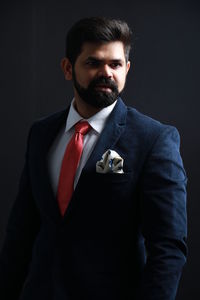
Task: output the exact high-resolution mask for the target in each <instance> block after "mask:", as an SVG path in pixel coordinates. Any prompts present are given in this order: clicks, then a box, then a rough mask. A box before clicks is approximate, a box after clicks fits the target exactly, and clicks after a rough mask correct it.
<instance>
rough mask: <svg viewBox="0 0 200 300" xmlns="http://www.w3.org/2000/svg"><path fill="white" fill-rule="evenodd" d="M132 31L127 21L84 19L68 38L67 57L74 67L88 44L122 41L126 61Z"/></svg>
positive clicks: (73, 27)
mask: <svg viewBox="0 0 200 300" xmlns="http://www.w3.org/2000/svg"><path fill="white" fill-rule="evenodd" d="M131 33H132V32H131V30H130V28H129V26H128V24H127V23H126V22H125V21H122V20H119V19H108V18H104V17H91V18H84V19H81V20H79V21H78V22H77V23H75V24H74V25H73V26H72V27H71V29H70V30H69V32H68V34H67V37H66V57H68V59H69V60H70V62H71V63H72V65H74V64H75V62H76V59H77V57H78V56H79V54H80V53H81V51H82V46H83V44H84V43H86V42H91V43H108V42H112V41H121V42H122V43H123V45H124V52H125V58H126V61H128V59H129V52H130V49H131Z"/></svg>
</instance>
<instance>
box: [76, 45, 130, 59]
mask: <svg viewBox="0 0 200 300" xmlns="http://www.w3.org/2000/svg"><path fill="white" fill-rule="evenodd" d="M79 57H80V59H87V58H88V57H95V58H98V59H111V60H112V59H121V60H125V53H124V45H123V43H122V42H120V41H116V42H108V43H101V44H96V43H89V42H87V43H84V44H83V46H82V51H81V53H80V55H79Z"/></svg>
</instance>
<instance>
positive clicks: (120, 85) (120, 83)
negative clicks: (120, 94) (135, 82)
mask: <svg viewBox="0 0 200 300" xmlns="http://www.w3.org/2000/svg"><path fill="white" fill-rule="evenodd" d="M125 81H126V75H125V73H122V74H119V75H118V76H117V77H116V82H117V85H118V89H119V91H121V90H122V89H123V87H124V85H125Z"/></svg>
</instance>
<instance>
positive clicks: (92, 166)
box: [83, 99, 127, 174]
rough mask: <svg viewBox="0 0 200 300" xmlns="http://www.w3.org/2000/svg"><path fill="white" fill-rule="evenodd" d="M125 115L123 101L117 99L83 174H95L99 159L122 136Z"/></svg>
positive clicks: (125, 110)
mask: <svg viewBox="0 0 200 300" xmlns="http://www.w3.org/2000/svg"><path fill="white" fill-rule="evenodd" d="M126 115H127V109H126V106H125V105H124V103H123V101H122V100H121V99H119V100H118V102H117V104H116V106H115V108H114V109H113V111H112V113H111V115H110V117H109V119H108V121H107V123H106V126H105V128H104V130H103V131H102V133H101V135H100V137H99V139H98V142H97V144H96V146H95V148H94V150H93V152H92V154H91V156H90V158H89V160H88V161H87V163H86V165H85V167H84V169H83V174H84V172H88V171H95V172H96V162H97V161H98V160H100V159H101V157H102V155H103V153H104V152H105V151H106V150H108V149H112V148H113V146H114V145H115V143H116V142H117V140H118V139H119V137H120V135H121V134H122V132H123V130H124V128H125V124H126Z"/></svg>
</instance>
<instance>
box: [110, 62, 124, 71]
mask: <svg viewBox="0 0 200 300" xmlns="http://www.w3.org/2000/svg"><path fill="white" fill-rule="evenodd" d="M110 66H111V68H112V69H118V68H120V67H121V66H122V64H121V63H119V62H114V63H112V64H110Z"/></svg>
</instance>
